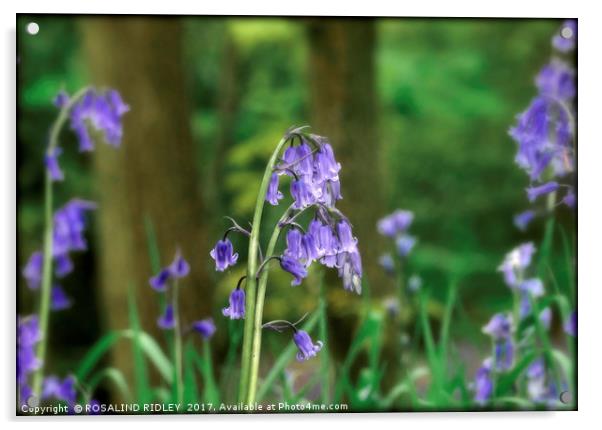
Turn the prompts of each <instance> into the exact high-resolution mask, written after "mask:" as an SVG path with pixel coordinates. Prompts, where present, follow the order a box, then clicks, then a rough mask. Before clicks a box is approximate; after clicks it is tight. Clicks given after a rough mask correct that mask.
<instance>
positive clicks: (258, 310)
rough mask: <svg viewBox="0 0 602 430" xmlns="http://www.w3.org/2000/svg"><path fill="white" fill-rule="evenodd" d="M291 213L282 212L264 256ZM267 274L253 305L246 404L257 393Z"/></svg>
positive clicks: (249, 402) (271, 252) (253, 400)
mask: <svg viewBox="0 0 602 430" xmlns="http://www.w3.org/2000/svg"><path fill="white" fill-rule="evenodd" d="M290 212H291V208H289V209H288V210H287V211H285V212H284V214H283V215H282V217H281V218H280V220H279V221H278V222H277V223H276V227H275V228H274V231H273V232H272V236H271V237H270V241H269V242H268V247H267V249H266V255H272V254H273V252H274V248H275V247H276V242H278V237H279V236H280V231H281V230H282V228H281V227H280V223H281V222H283V221H284V220H286V219H287V218H288V216H289V214H290ZM268 273H269V271H268V270H267V269H266V270H262V272H261V275H260V277H259V287H258V290H257V301H256V304H255V314H254V322H253V342H252V349H251V367H250V370H249V385H248V387H247V404H252V403H254V402H255V395H256V392H257V377H258V374H259V357H260V354H261V330H262V326H263V304H264V302H265V291H266V288H267V285H268Z"/></svg>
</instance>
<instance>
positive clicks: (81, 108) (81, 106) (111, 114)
mask: <svg viewBox="0 0 602 430" xmlns="http://www.w3.org/2000/svg"><path fill="white" fill-rule="evenodd" d="M54 104H55V106H56V107H57V108H59V109H60V110H59V114H58V116H57V118H56V120H55V121H54V123H53V125H52V127H51V129H50V135H49V138H48V147H47V148H46V154H45V157H44V163H45V167H46V174H45V181H44V182H45V185H44V247H43V250H42V251H38V252H37V253H34V256H32V259H30V261H29V263H28V265H27V266H26V268H25V270H24V275H25V277H26V279H27V281H28V285H29V286H30V288H33V289H37V288H38V287H39V288H40V309H39V332H40V333H41V341H40V342H38V343H37V350H36V356H37V360H38V361H39V363H40V364H39V366H38V367H37V369H36V370H35V372H34V374H33V386H32V390H31V392H32V394H33V395H35V396H36V397H39V396H40V394H41V391H42V382H43V379H44V366H45V359H46V349H47V345H48V340H49V335H48V319H49V312H50V310H51V309H52V308H54V309H55V310H57V309H64V308H65V307H66V306H68V305H69V303H70V301H69V299H68V298H67V297H66V296H64V294H61V293H62V290H60V287H59V289H57V288H54V289H53V286H52V278H53V266H55V275H56V276H58V277H62V276H65V275H66V274H68V273H70V272H71V270H72V269H73V265H72V262H71V260H70V258H69V252H71V251H79V250H85V249H86V242H85V240H84V237H83V231H84V227H85V222H84V213H85V212H86V211H87V210H90V209H93V208H94V207H95V205H94V204H93V203H91V202H84V201H81V200H72V201H71V202H69V203H68V204H67V205H65V207H63V209H61V210H59V211H57V212H56V213H54V210H53V183H54V182H57V181H63V180H64V179H65V174H64V173H63V171H62V170H61V167H60V165H59V156H60V155H61V154H62V152H63V150H62V148H61V147H60V146H59V135H60V132H61V131H62V129H63V127H64V126H65V124H67V122H69V125H70V128H71V130H72V131H73V132H74V133H75V134H76V136H77V138H78V142H79V151H80V152H88V151H92V150H93V149H94V142H93V139H92V137H91V135H90V128H93V129H94V130H96V131H97V132H99V133H100V134H102V136H103V140H104V142H105V143H107V144H109V145H111V146H113V147H119V146H120V144H121V138H122V135H123V128H122V117H123V115H124V114H125V113H126V112H128V111H129V106H128V105H126V104H125V103H124V102H123V100H122V99H121V96H120V95H119V93H118V92H117V91H115V90H107V91H97V90H95V89H93V88H84V89H82V90H80V91H79V92H77V93H75V94H74V95H72V96H69V95H68V94H67V93H65V92H64V91H62V92H60V93H59V94H58V95H57V97H56V98H55V100H54ZM40 270H41V271H40ZM53 291H54V294H53Z"/></svg>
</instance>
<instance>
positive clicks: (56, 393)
mask: <svg viewBox="0 0 602 430" xmlns="http://www.w3.org/2000/svg"><path fill="white" fill-rule="evenodd" d="M42 398H43V399H50V398H54V399H57V400H62V401H64V402H67V404H68V405H69V406H73V405H75V400H76V398H77V392H76V390H75V378H74V377H73V376H67V377H66V378H65V379H63V380H62V381H61V380H60V379H59V378H58V377H56V376H48V377H47V378H45V379H44V387H43V389H42Z"/></svg>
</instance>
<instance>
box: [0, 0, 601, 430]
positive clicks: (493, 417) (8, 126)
mask: <svg viewBox="0 0 602 430" xmlns="http://www.w3.org/2000/svg"><path fill="white" fill-rule="evenodd" d="M6 3H7V2H6ZM6 3H5V2H2V5H1V6H0V7H1V8H2V13H1V14H0V19H1V20H2V24H3V33H2V35H3V43H2V45H1V46H2V57H1V58H2V59H3V60H4V62H5V64H4V67H2V68H0V73H1V74H2V79H0V85H1V86H2V87H1V89H2V91H1V92H0V94H2V95H3V96H4V97H5V99H4V101H3V103H1V108H0V109H1V110H2V112H1V114H0V121H1V123H0V130H2V133H3V135H4V137H5V139H4V142H3V143H2V144H0V160H1V161H2V164H3V165H2V169H1V170H0V172H1V173H0V177H1V178H2V187H1V188H0V201H1V202H2V210H0V218H1V222H0V233H1V235H0V238H1V242H2V246H1V254H0V274H1V275H2V279H3V280H4V282H3V283H2V287H1V288H2V290H3V292H4V297H3V299H4V300H3V302H2V304H3V306H4V312H5V315H4V316H3V321H4V322H5V324H4V330H2V346H4V348H3V349H2V351H3V353H2V354H0V361H1V362H2V366H1V368H2V369H3V370H4V371H6V372H7V373H6V375H5V377H4V378H3V379H2V381H4V382H5V383H4V384H3V385H4V387H2V389H0V407H1V408H2V415H1V416H2V418H4V419H5V420H7V421H9V422H8V424H9V425H11V426H12V425H13V424H15V423H16V422H19V424H20V425H25V426H32V427H33V426H36V427H37V428H39V426H44V428H47V426H48V428H61V429H62V428H63V427H64V426H66V425H68V426H69V425H77V426H82V425H85V426H86V427H88V426H89V427H90V428H101V427H104V426H106V425H107V424H110V422H113V421H121V420H123V421H126V422H127V421H129V422H133V421H141V422H143V423H144V425H145V426H148V427H149V428H158V429H163V428H164V426H165V425H166V424H167V423H168V422H171V421H177V423H178V424H177V425H178V426H185V427H189V426H190V427H193V426H194V427H196V428H198V427H199V426H205V425H207V426H215V427H218V426H224V425H227V426H230V425H232V426H237V427H241V428H243V427H244V428H247V427H248V426H250V427H254V428H255V427H261V428H262V429H265V428H278V429H283V428H286V429H287V430H289V429H296V428H306V427H308V426H315V425H316V424H318V423H319V422H320V423H323V424H326V425H336V426H337V427H339V428H364V427H366V426H372V425H373V423H374V421H375V420H376V421H378V422H379V423H381V425H382V424H384V425H388V426H391V427H398V426H399V427H400V426H404V427H407V428H413V427H416V428H418V427H419V428H420V429H422V428H431V427H435V426H436V427H438V428H441V427H444V428H445V429H446V430H447V429H454V428H462V429H472V428H474V429H479V430H483V429H487V430H490V429H491V430H493V429H498V428H499V429H504V430H507V429H508V426H512V425H515V424H517V423H519V422H521V423H525V424H526V423H530V424H532V425H537V426H545V428H546V430H548V429H554V428H561V429H567V428H577V427H579V426H582V425H586V423H587V421H588V420H593V419H595V418H597V414H596V412H597V411H598V410H602V408H600V406H599V405H598V403H599V399H600V398H601V397H602V396H601V393H600V388H601V384H600V383H601V382H602V378H601V377H600V376H601V375H600V366H601V363H600V361H601V360H600V358H599V357H601V354H600V352H601V347H600V332H599V327H600V326H601V324H600V317H599V316H600V315H601V314H602V310H601V309H600V306H601V305H602V294H601V292H602V282H600V281H601V279H600V278H601V277H600V270H599V268H600V267H601V266H602V265H601V264H600V261H599V259H600V257H599V255H600V251H599V250H600V246H601V239H602V237H601V234H600V228H601V227H600V225H601V218H602V217H601V214H602V211H601V210H600V209H601V207H600V203H599V202H600V195H601V191H600V184H602V180H601V178H600V174H599V173H598V172H600V171H602V166H600V164H601V161H602V153H601V152H602V150H601V148H602V139H601V133H600V123H601V122H602V119H601V118H600V112H601V108H600V105H601V103H602V94H601V92H600V72H601V71H602V67H601V65H600V54H599V53H600V42H599V41H601V40H602V34H600V33H601V31H600V28H601V27H602V25H601V24H602V23H601V22H600V19H599V16H600V15H599V14H598V13H596V12H598V11H597V10H596V7H595V2H593V1H587V2H586V1H577V0H574V1H571V2H567V1H556V0H548V1H541V2H539V1H532V2H529V1H525V0H520V1H517V0H505V1H499V2H495V3H494V2H486V1H482V0H481V1H470V0H454V1H431V0H421V1H418V2H411V1H397V2H395V1H393V0H390V1H380V0H371V1H369V2H361V3H359V4H351V3H350V2H348V1H346V2H326V1H324V0H322V1H316V0H304V1H297V2H284V1H282V0H280V1H262V0H252V1H246V2H243V1H237V2H234V1H223V0H222V1H219V2H180V3H175V2H173V1H172V2H165V1H161V2H158V1H155V2H148V1H145V2H126V1H123V0H104V1H102V2H90V1H88V2H82V1H81V0H77V1H75V0H70V1H62V0H54V1H27V0H23V1H19V2H18V3H17V2H14V3H13V4H6ZM15 3H16V4H15ZM16 12H30V13H33V12H36V13H42V12H44V13H118V14H123V13H126V14H127V13H145V14H157V13H161V14H190V15H196V14H224V15H231V14H236V15H251V14H265V15H341V14H345V15H348V16H365V15H377V16H444V17H445V16H448V17H458V16H459V17H577V18H579V141H580V142H582V144H581V145H580V148H579V158H578V162H579V217H578V218H579V244H578V245H579V246H578V250H579V281H580V282H579V285H580V291H579V339H580V342H579V346H580V347H579V352H580V354H579V364H578V366H579V367H578V369H579V409H580V411H579V412H576V413H575V412H565V413H554V412H550V413H455V414H450V413H438V414H349V415H311V416H308V415H281V416H269V417H264V416H220V417H216V416H212V417H194V416H188V417H173V416H170V417H167V416H161V417H96V419H91V420H90V419H89V420H86V421H85V422H83V421H82V419H81V418H77V417H69V418H58V419H55V420H52V421H49V420H46V419H32V418H28V419H20V420H18V421H15V419H14V418H13V411H14V404H13V402H12V393H11V390H12V384H11V383H10V381H11V380H14V357H13V356H12V354H11V353H9V352H5V351H10V350H11V348H13V347H14V333H13V332H12V331H13V327H14V326H13V321H12V315H14V307H13V303H14V297H15V294H14V285H15V237H16V234H15V198H16V194H15V175H16V173H15V161H16V160H15V143H14V142H15V105H16V100H15V89H14V87H15V25H16V17H15V13H16ZM11 308H12V309H13V310H12V313H11Z"/></svg>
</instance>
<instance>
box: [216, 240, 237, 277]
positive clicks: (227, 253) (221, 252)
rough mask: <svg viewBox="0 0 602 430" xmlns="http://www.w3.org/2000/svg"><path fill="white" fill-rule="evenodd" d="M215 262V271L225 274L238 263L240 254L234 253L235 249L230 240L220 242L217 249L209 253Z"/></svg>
mask: <svg viewBox="0 0 602 430" xmlns="http://www.w3.org/2000/svg"><path fill="white" fill-rule="evenodd" d="M209 255H211V258H213V259H214V260H215V270H217V271H218V272H223V271H224V270H226V269H227V268H228V267H230V266H234V265H235V264H236V261H238V253H234V247H233V246H232V242H230V240H229V239H227V238H226V239H223V240H218V242H217V244H216V245H215V248H213V249H212V250H211V252H210V253H209Z"/></svg>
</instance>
